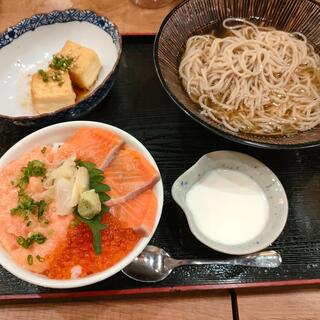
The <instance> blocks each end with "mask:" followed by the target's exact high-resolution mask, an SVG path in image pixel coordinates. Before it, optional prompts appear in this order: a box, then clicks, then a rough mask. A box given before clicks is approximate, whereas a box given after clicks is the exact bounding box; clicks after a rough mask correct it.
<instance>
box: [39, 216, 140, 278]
mask: <svg viewBox="0 0 320 320" xmlns="http://www.w3.org/2000/svg"><path fill="white" fill-rule="evenodd" d="M103 222H104V223H105V224H106V225H107V228H106V229H104V230H103V231H102V232H101V235H102V253H101V255H99V256H97V255H95V253H94V250H93V245H92V233H91V231H90V229H89V227H88V226H87V225H86V224H84V223H81V222H80V223H79V224H78V225H77V226H75V227H74V226H70V227H69V229H68V234H67V238H66V240H65V241H64V242H63V243H62V244H60V245H59V246H58V248H56V249H55V251H54V252H53V253H52V254H50V255H48V256H47V257H46V261H49V268H48V269H47V270H46V271H45V272H44V274H45V275H46V276H48V277H49V278H52V279H70V277H71V269H72V268H73V267H75V266H81V268H82V271H81V274H80V276H79V277H85V276H88V275H90V274H93V273H96V272H100V271H103V270H105V269H107V268H110V267H111V266H113V265H115V264H116V263H117V262H118V261H120V260H121V259H122V258H124V257H125V256H126V255H127V254H128V253H129V252H130V251H131V250H132V249H133V248H134V246H135V245H136V244H137V242H138V241H139V240H140V238H141V237H140V235H138V234H137V233H136V232H134V231H133V230H132V229H130V228H123V227H122V226H121V223H120V222H119V221H118V219H116V218H115V217H113V216H112V215H111V214H108V213H107V214H105V215H104V218H103Z"/></svg>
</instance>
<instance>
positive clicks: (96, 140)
mask: <svg viewBox="0 0 320 320" xmlns="http://www.w3.org/2000/svg"><path fill="white" fill-rule="evenodd" d="M36 77H38V75H37V76H36ZM68 77H69V75H68ZM93 78H94V77H91V79H93ZM68 79H69V78H68ZM81 79H82V80H83V81H84V83H87V84H88V81H89V80H88V78H85V79H83V78H81ZM55 85H56V83H55ZM64 85H65V84H64ZM159 179H160V176H159V173H158V171H157V170H156V169H155V168H154V167H153V166H152V164H150V163H149V161H148V160H147V159H145V158H144V156H143V155H142V154H141V153H140V152H139V151H137V150H135V149H133V148H132V147H130V146H129V145H127V144H126V143H124V141H123V140H122V139H121V137H119V136H118V135H117V134H115V133H113V132H111V131H108V130H103V129H99V128H87V127H83V128H80V129H78V130H77V131H76V132H75V133H74V134H73V135H72V136H70V137H69V138H68V139H67V140H66V141H64V143H63V144H60V145H57V144H53V145H39V146H38V147H37V148H35V149H33V150H31V151H30V152H28V153H25V154H24V155H22V156H20V157H19V158H18V159H16V160H14V161H12V162H10V163H9V164H8V165H7V166H5V167H4V168H3V169H2V171H1V172H0V191H1V194H2V195H3V196H2V197H1V201H0V241H1V243H2V245H3V247H4V248H5V250H6V251H7V252H8V253H9V254H10V256H11V257H12V259H13V260H14V261H15V262H16V263H17V264H18V265H19V266H22V267H24V268H25V269H27V270H30V271H32V272H35V273H38V274H42V275H45V276H47V277H49V278H52V279H75V278H79V277H85V276H88V275H90V274H94V273H97V272H100V271H103V270H105V269H107V268H109V267H111V266H113V265H115V264H116V263H117V262H119V261H120V260H121V259H122V258H124V257H125V256H126V255H127V254H128V253H129V252H130V251H131V250H132V249H133V248H134V247H135V246H136V244H137V243H138V241H139V240H140V239H141V238H142V237H144V236H147V235H149V234H150V233H151V232H152V229H153V226H154V224H155V219H156V216H157V208H158V204H157V198H156V195H155V194H154V191H153V186H154V185H155V184H156V183H157V182H158V181H159Z"/></svg>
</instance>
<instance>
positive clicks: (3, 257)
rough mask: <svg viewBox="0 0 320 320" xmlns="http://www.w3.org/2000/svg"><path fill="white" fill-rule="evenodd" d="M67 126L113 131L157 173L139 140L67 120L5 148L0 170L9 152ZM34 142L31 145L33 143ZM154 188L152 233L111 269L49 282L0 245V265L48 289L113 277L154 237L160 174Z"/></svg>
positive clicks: (108, 127)
mask: <svg viewBox="0 0 320 320" xmlns="http://www.w3.org/2000/svg"><path fill="white" fill-rule="evenodd" d="M70 127H73V128H74V130H76V129H77V128H80V127H95V128H102V129H105V130H110V131H112V132H115V133H117V134H119V135H120V136H121V137H122V138H123V140H124V141H125V142H129V143H131V144H132V145H133V147H134V148H136V149H138V150H139V152H141V153H142V154H143V155H144V156H145V157H146V158H147V160H148V161H149V162H150V163H151V164H152V165H153V166H154V167H155V168H156V170H157V171H158V172H159V174H160V171H159V168H158V166H157V164H156V162H155V160H154V158H153V156H152V155H151V153H150V152H149V151H148V149H147V148H146V147H145V146H144V145H143V144H142V143H141V142H140V141H139V140H138V139H136V138H135V137H134V136H132V135H131V134H130V133H128V132H126V131H124V130H122V129H120V128H118V127H115V126H113V125H109V124H106V123H102V122H96V121H67V122H63V123H58V124H54V125H51V126H48V127H45V128H42V129H40V130H37V131H35V132H33V133H31V134H29V135H27V136H26V137H24V138H23V139H21V140H20V141H18V142H17V143H16V144H14V145H13V146H12V147H11V148H10V149H8V150H7V151H6V153H5V154H4V155H3V156H2V157H1V158H0V167H1V168H2V167H3V166H5V165H6V163H7V162H8V161H10V160H7V159H6V157H9V156H10V154H11V153H19V149H20V150H21V148H22V146H23V145H25V144H26V143H30V142H29V141H30V140H31V141H32V140H33V141H34V139H35V137H39V136H40V137H41V136H42V135H48V134H50V133H51V134H52V133H53V132H58V131H59V130H63V129H64V128H67V129H68V128H69V129H70ZM48 131H49V132H48ZM53 134H54V133H53ZM33 141H32V143H33V144H34V142H33ZM38 141H40V142H41V140H39V139H38ZM20 152H21V151H20ZM23 152H25V151H23ZM3 162H4V163H3ZM156 188H157V189H156V190H154V192H155V195H156V197H157V200H158V208H157V216H156V220H155V223H154V225H153V229H152V231H151V232H150V234H149V235H148V236H147V237H143V238H141V239H140V240H139V241H138V243H137V244H136V245H135V247H134V248H133V249H132V250H131V251H130V252H129V253H128V254H127V255H126V256H125V257H124V258H123V259H121V260H120V261H119V262H118V263H116V264H115V265H113V266H111V267H110V268H107V269H105V270H104V271H101V272H97V273H94V274H92V275H89V276H86V277H83V278H77V279H66V280H57V279H49V278H47V277H44V276H43V275H41V274H37V273H34V272H31V271H28V270H26V269H24V268H23V267H21V266H19V265H18V264H16V263H15V262H14V260H13V259H12V258H11V256H10V254H9V253H8V252H7V251H6V249H5V248H3V246H2V245H1V243H0V265H1V266H2V267H3V268H4V269H6V270H7V271H9V272H10V273H11V274H13V275H15V276H16V277H17V278H19V279H21V280H24V281H26V282H29V283H31V284H34V285H38V286H42V287H47V288H56V289H67V288H78V287H83V286H87V285H90V284H94V283H97V282H99V281H102V280H105V279H107V278H109V277H111V276H113V275H114V274H116V273H118V272H119V271H121V270H122V269H123V268H124V267H126V266H127V265H128V264H129V263H130V262H131V261H132V260H133V259H134V258H135V257H136V256H138V255H139V254H140V253H141V252H142V250H143V249H144V248H145V247H146V246H147V244H148V243H149V242H150V240H151V238H152V236H153V234H154V233H155V231H156V229H157V226H158V224H159V221H160V218H161V215H162V208H163V197H164V191H163V182H162V178H161V175H160V180H159V182H158V183H157V185H156ZM6 261H7V262H8V264H6Z"/></svg>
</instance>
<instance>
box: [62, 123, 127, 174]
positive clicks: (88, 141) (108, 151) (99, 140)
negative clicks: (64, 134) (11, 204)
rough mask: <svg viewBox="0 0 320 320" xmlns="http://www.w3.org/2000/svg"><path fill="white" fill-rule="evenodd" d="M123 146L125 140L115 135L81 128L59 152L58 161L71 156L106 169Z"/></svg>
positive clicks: (99, 130)
mask: <svg viewBox="0 0 320 320" xmlns="http://www.w3.org/2000/svg"><path fill="white" fill-rule="evenodd" d="M122 145H123V140H122V139H121V138H120V137H119V136H118V135H117V134H115V133H113V132H110V131H107V130H103V129H98V128H80V129H79V130H77V131H76V133H75V134H74V135H73V136H71V137H70V138H69V139H67V140H66V141H65V142H64V143H63V145H62V146H61V147H60V148H59V150H58V152H57V160H58V161H59V160H60V161H61V160H64V159H66V158H68V157H70V156H71V155H75V156H76V158H77V159H81V160H83V161H90V162H93V163H95V164H96V166H97V167H99V168H100V169H104V168H105V167H106V166H107V165H108V164H109V163H110V161H111V160H112V159H113V157H114V156H115V154H116V153H117V152H118V151H119V149H120V148H121V146H122Z"/></svg>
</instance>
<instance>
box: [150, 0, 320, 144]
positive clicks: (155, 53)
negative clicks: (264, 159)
mask: <svg viewBox="0 0 320 320" xmlns="http://www.w3.org/2000/svg"><path fill="white" fill-rule="evenodd" d="M307 1H310V2H312V3H314V4H315V5H317V6H319V7H320V2H317V1H316V0H307ZM189 2H192V0H185V1H182V2H181V3H180V4H178V5H177V6H176V7H174V8H173V9H172V10H171V11H170V12H169V13H168V14H167V15H166V17H165V18H164V19H163V20H162V23H161V25H160V28H159V30H158V32H157V34H156V37H155V40H154V45H153V62H154V65H155V69H156V73H157V75H158V78H159V80H160V83H161V85H162V87H163V88H164V90H165V91H166V93H167V94H168V96H169V97H170V98H171V100H173V102H174V103H175V104H176V105H177V106H178V107H179V108H180V109H181V110H182V111H184V112H185V113H186V114H187V115H188V116H189V117H190V118H192V119H193V120H194V121H196V122H197V123H199V124H201V125H202V126H204V127H206V128H207V129H209V130H210V131H211V132H214V133H216V134H218V135H219V136H221V137H223V138H226V139H228V140H231V141H233V142H237V143H241V144H243V145H247V146H251V147H258V148H263V149H274V150H294V149H306V148H312V147H317V146H320V139H319V140H318V141H313V142H306V143H297V144H273V143H267V142H256V141H252V140H249V139H246V138H241V137H238V136H236V135H233V134H231V133H229V132H224V131H222V130H220V129H219V128H216V127H213V126H211V125H209V124H208V123H207V122H205V121H204V120H202V119H201V118H200V117H198V116H197V115H195V114H194V113H192V112H191V111H190V110H189V109H188V108H187V107H186V106H185V105H184V104H183V103H181V102H180V101H179V99H178V98H177V97H176V96H175V94H174V93H173V92H172V91H171V90H170V89H169V87H168V85H167V83H166V81H165V79H164V77H163V75H162V71H161V68H160V62H159V53H158V52H159V42H160V37H161V34H162V31H163V29H164V27H165V26H166V24H167V22H168V21H169V20H170V19H171V17H172V16H173V15H174V14H175V12H176V11H177V10H179V9H180V8H181V7H183V6H184V5H186V4H187V3H189ZM311 130H312V129H311ZM298 134H299V133H298Z"/></svg>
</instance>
